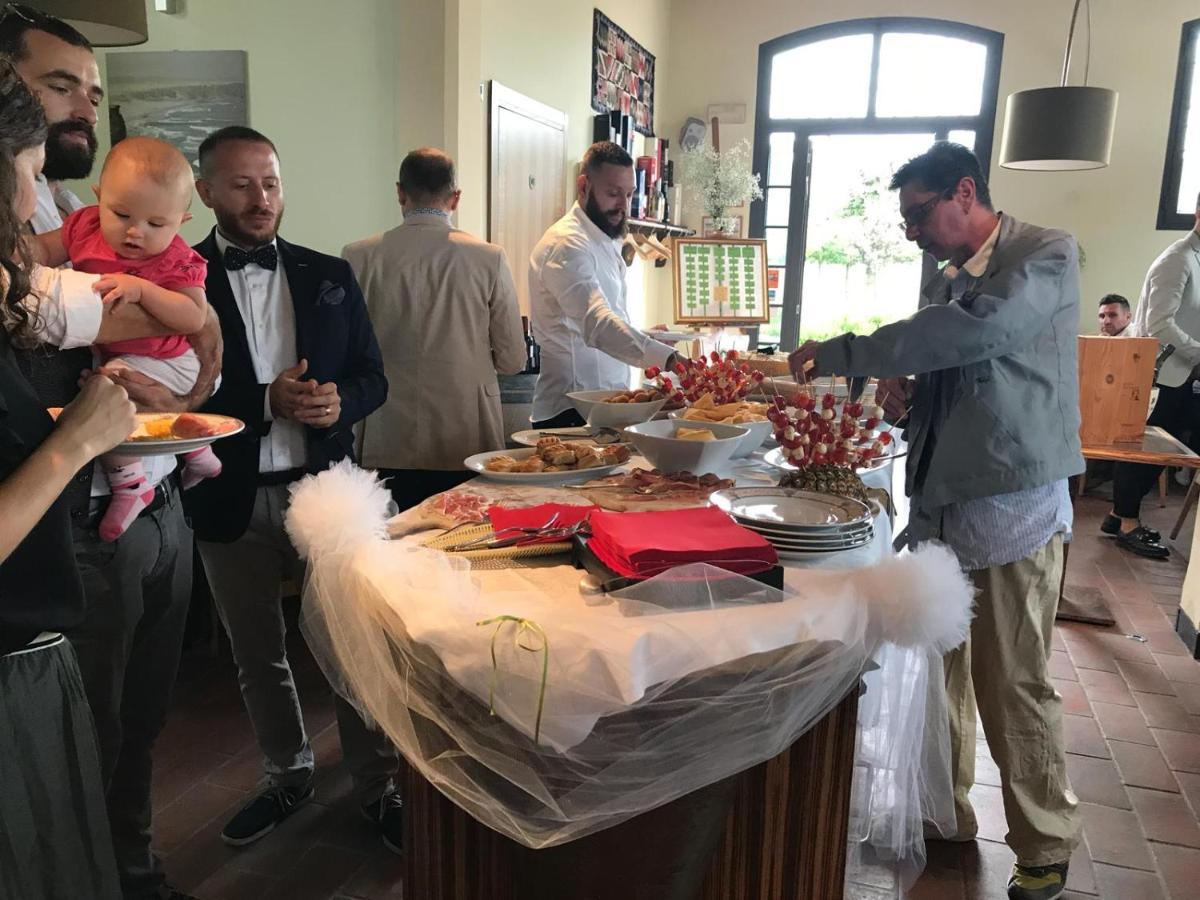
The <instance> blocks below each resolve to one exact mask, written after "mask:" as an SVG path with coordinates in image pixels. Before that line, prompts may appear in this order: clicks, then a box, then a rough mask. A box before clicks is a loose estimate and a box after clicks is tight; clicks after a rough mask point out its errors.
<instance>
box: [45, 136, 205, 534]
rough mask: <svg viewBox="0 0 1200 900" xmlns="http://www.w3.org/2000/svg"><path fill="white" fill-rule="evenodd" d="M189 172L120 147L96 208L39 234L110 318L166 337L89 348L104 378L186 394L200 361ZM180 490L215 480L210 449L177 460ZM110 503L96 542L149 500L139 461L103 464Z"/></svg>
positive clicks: (160, 150) (177, 157)
mask: <svg viewBox="0 0 1200 900" xmlns="http://www.w3.org/2000/svg"><path fill="white" fill-rule="evenodd" d="M192 187H193V178H192V169H191V166H189V165H188V162H187V160H186V159H184V157H183V154H182V153H180V152H179V151H178V150H176V149H175V148H174V147H172V146H171V145H170V144H168V143H166V142H164V141H160V140H156V139H154V138H146V137H132V138H126V139H125V140H123V141H121V142H120V143H118V144H116V145H115V146H114V147H113V148H112V151H111V152H110V153H109V154H108V157H107V158H106V159H105V160H104V168H103V169H102V170H101V172H100V185H99V187H97V188H96V199H97V200H98V201H99V203H98V204H97V205H96V206H88V207H85V208H84V209H81V210H78V211H77V212H75V213H72V214H71V215H70V216H69V217H68V218H67V219H66V221H64V222H63V227H62V229H61V230H59V231H53V232H49V233H47V234H43V235H38V238H37V239H38V243H39V245H40V246H39V254H38V255H39V256H40V257H41V258H42V261H44V262H45V263H46V264H47V265H52V266H59V265H63V264H65V263H66V262H67V261H68V260H69V261H70V262H71V264H72V266H74V268H75V269H77V270H79V271H81V272H91V273H94V274H97V275H103V276H105V277H104V278H101V279H100V280H99V281H97V282H96V285H95V287H96V290H97V291H98V292H99V293H100V294H101V296H102V298H103V300H104V302H105V303H106V304H108V305H109V307H110V309H115V308H116V307H117V306H119V305H120V304H122V303H138V304H140V305H141V306H142V308H143V309H144V310H145V311H146V312H147V313H149V314H150V315H151V316H153V317H154V318H155V319H157V320H158V321H159V322H161V323H162V324H163V326H164V327H166V328H168V329H170V330H171V331H172V332H175V333H174V334H171V335H168V336H166V337H156V338H142V339H138V340H130V341H121V342H119V343H115V344H103V345H100V346H98V347H97V348H96V349H97V351H98V352H99V354H100V358H101V363H102V365H101V367H100V371H104V370H106V369H107V370H110V371H111V370H120V369H134V370H136V371H137V372H140V373H141V374H143V375H146V376H148V377H150V378H153V379H154V380H155V381H157V382H159V383H160V384H162V385H164V386H165V387H167V388H169V389H170V390H171V391H173V392H174V393H176V394H186V393H187V392H188V391H190V390H191V389H192V386H193V385H194V384H195V382H196V377H197V376H198V375H199V373H200V361H199V359H198V358H197V356H196V351H195V350H193V349H192V346H191V344H190V343H189V342H188V339H187V338H186V337H184V335H187V334H193V333H195V332H196V331H199V330H200V328H201V326H203V324H204V320H205V316H206V314H207V309H208V301H207V300H206V299H205V296H204V278H205V275H206V274H207V265H206V263H205V260H204V258H203V257H202V256H200V255H199V254H198V253H196V252H195V251H194V250H192V248H191V247H189V246H188V245H187V244H186V243H185V242H184V241H183V239H182V238H181V237H179V227H180V226H181V225H182V224H183V223H184V222H186V221H187V220H188V219H190V218H191V215H190V214H189V213H188V211H187V210H188V206H189V205H190V203H191V200H192ZM183 459H184V465H183V488H184V490H187V489H188V488H190V487H193V486H195V485H196V484H198V483H199V482H201V481H203V480H204V479H205V478H212V477H214V476H216V475H218V474H220V472H221V462H220V460H218V459H217V457H216V455H215V454H214V453H213V452H212V449H211V448H209V447H203V448H201V449H200V450H194V451H192V452H191V453H185V454H183ZM101 464H102V465H103V468H104V472H105V475H106V477H107V479H108V484H109V487H111V488H112V500H111V502H110V503H109V505H108V509H107V511H106V512H105V514H104V517H103V519H102V520H101V522H100V528H99V532H100V537H101V538H102V539H103V540H106V541H114V540H116V539H117V538H118V537H120V536H121V535H122V534H124V533H125V529H126V528H128V527H129V525H130V524H131V523H132V522H133V520H134V519H136V518H137V516H138V514H139V513H140V512H141V511H142V510H143V509H145V508H146V506H147V504H149V503H150V501H151V500H153V499H154V485H153V484H150V483H149V482H148V481H147V479H146V475H145V471H144V470H143V468H142V463H141V461H140V460H139V459H138V458H137V457H130V456H120V455H117V454H108V455H106V456H104V457H102V458H101Z"/></svg>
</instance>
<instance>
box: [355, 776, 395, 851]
mask: <svg viewBox="0 0 1200 900" xmlns="http://www.w3.org/2000/svg"><path fill="white" fill-rule="evenodd" d="M403 810H404V801H403V800H401V799H400V792H399V791H396V790H391V791H388V792H387V793H386V794H384V795H383V796H382V797H380V798H379V799H378V800H376V801H375V802H374V803H368V804H366V805H365V806H363V807H362V814H363V817H364V818H365V819H366V820H367V821H368V822H370V823H372V824H373V825H377V826H378V827H379V836H380V837H381V838H382V839H383V846H385V847H387V848H388V849H389V850H391V851H392V852H393V853H403V852H404V813H403Z"/></svg>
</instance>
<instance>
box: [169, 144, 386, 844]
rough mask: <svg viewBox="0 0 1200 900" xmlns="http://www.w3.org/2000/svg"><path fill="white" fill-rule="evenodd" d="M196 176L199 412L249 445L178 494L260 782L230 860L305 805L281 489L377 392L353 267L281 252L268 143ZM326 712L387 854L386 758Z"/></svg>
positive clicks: (324, 451)
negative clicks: (225, 636)
mask: <svg viewBox="0 0 1200 900" xmlns="http://www.w3.org/2000/svg"><path fill="white" fill-rule="evenodd" d="M199 162H200V179H199V180H198V181H197V189H198V190H199V193H200V198H201V200H203V201H204V204H205V206H207V207H209V208H210V209H211V210H212V211H213V214H214V215H215V216H216V220H217V227H216V229H214V231H213V232H212V234H210V235H209V236H208V237H207V238H206V239H205V240H204V241H202V242H201V243H200V244H198V245H197V247H196V249H197V250H198V251H199V252H200V254H201V255H203V256H204V257H205V258H206V259H207V260H208V261H209V270H208V281H207V283H206V285H205V287H206V290H207V293H208V302H209V303H210V305H211V306H212V308H213V309H214V310H216V312H217V315H218V316H219V317H220V320H221V331H222V333H223V335H224V338H225V345H226V351H225V359H224V367H223V369H222V382H221V385H220V388H219V389H218V390H217V392H216V393H215V394H213V396H212V399H211V400H210V401H209V402H208V404H207V405H206V406H205V407H204V409H205V410H206V411H208V412H216V413H224V414H226V415H231V416H236V417H237V418H239V419H241V420H242V421H243V422H245V423H246V430H245V431H244V432H242V433H241V434H240V435H237V436H235V437H233V438H229V439H226V440H223V441H218V442H217V443H216V444H215V445H214V449H215V450H216V453H217V455H218V456H219V457H220V458H221V463H222V465H223V471H222V473H221V475H220V476H219V477H217V478H214V479H211V480H209V481H208V482H206V483H205V484H204V485H203V486H201V487H198V488H197V489H196V490H194V491H190V492H189V494H190V496H189V497H188V498H187V499H188V507H187V508H188V512H189V513H190V515H191V517H192V523H193V526H194V528H195V532H196V537H197V540H198V544H199V548H200V556H201V558H202V559H203V561H204V569H205V572H206V573H207V574H208V581H209V584H210V585H211V587H212V591H213V597H214V598H215V599H216V603H217V609H218V610H219V611H220V614H221V619H222V621H223V622H224V623H225V628H226V631H228V633H229V640H230V644H231V645H232V647H233V656H234V660H235V662H236V663H237V666H238V681H239V685H240V687H241V690H242V699H243V701H244V702H245V704H246V710H247V712H248V713H249V715H250V721H251V723H252V724H253V726H254V733H255V736H256V737H257V738H258V743H259V746H260V747H261V748H262V751H263V753H264V755H265V756H266V772H267V776H268V779H269V782H270V784H269V787H268V788H267V790H265V791H264V792H263V793H262V794H260V795H259V796H258V797H256V798H255V799H254V800H252V801H251V802H250V803H249V804H248V805H247V806H246V807H245V808H243V809H242V810H241V811H240V812H239V813H238V814H237V815H235V816H234V817H233V819H231V820H230V821H229V823H228V824H227V825H226V826H225V829H224V831H222V833H221V837H222V838H223V839H224V840H225V842H226V843H229V844H232V845H234V846H240V845H243V844H248V843H251V842H252V841H255V840H257V839H258V838H260V837H262V836H263V835H265V834H267V833H268V832H269V831H271V830H272V829H273V828H274V827H275V826H276V825H277V824H278V823H279V822H281V821H282V820H283V819H284V818H286V817H287V816H288V815H290V814H291V812H292V811H293V810H294V809H296V807H298V806H299V805H300V804H302V803H304V802H306V801H308V800H309V799H311V798H312V796H313V784H312V776H313V753H312V748H311V747H310V745H309V742H308V737H307V735H306V734H305V731H304V721H303V719H302V718H301V714H300V703H299V699H298V697H297V695H296V687H295V683H294V681H293V679H292V673H291V669H290V667H289V666H288V661H287V653H286V650H285V645H284V640H285V632H286V626H285V624H284V619H283V612H282V609H281V605H280V599H281V598H280V585H281V583H282V580H283V579H284V578H285V577H286V578H288V579H289V580H290V581H292V582H293V583H294V584H301V583H302V582H303V579H304V565H303V563H302V562H301V560H300V559H299V557H298V555H297V553H296V550H295V548H293V547H292V544H291V542H290V541H289V540H288V536H287V533H286V532H285V530H284V526H283V520H284V514H285V513H286V511H287V505H288V486H289V485H290V484H291V483H292V482H294V481H296V480H298V479H299V478H301V477H303V476H304V475H305V474H306V473H313V472H320V471H322V470H323V469H325V468H327V467H328V466H330V465H331V464H333V463H335V462H338V461H339V460H342V459H345V458H346V457H349V456H351V455H352V452H353V434H352V433H351V428H352V427H353V425H354V423H356V422H358V421H361V420H362V419H363V418H365V417H366V415H367V414H368V413H370V412H371V411H372V410H374V409H376V408H378V407H379V406H380V404H382V403H383V401H384V399H385V398H386V397H387V379H386V378H385V377H384V370H383V359H382V358H381V356H380V353H379V345H378V344H377V343H376V341H375V334H374V331H373V330H372V328H371V323H370V320H369V319H368V317H367V310H366V305H365V304H364V303H363V298H362V293H361V292H360V291H359V288H358V284H357V283H356V282H355V280H354V275H353V274H352V272H351V271H350V266H349V265H348V264H347V263H345V262H344V261H342V260H340V259H337V258H336V257H332V256H326V255H324V254H321V253H317V252H315V251H313V250H309V249H307V248H304V247H298V246H296V245H295V244H289V243H287V242H286V241H284V240H281V239H280V238H278V237H277V231H278V229H279V221H280V219H281V217H282V215H283V183H282V180H281V178H280V175H279V158H278V155H277V154H276V152H275V147H274V145H273V144H272V143H271V142H270V140H268V139H267V138H266V137H265V136H263V135H262V134H259V133H258V132H256V131H253V130H251V129H249V128H243V127H230V128H223V129H221V130H220V131H217V132H215V133H214V134H212V135H210V136H209V137H208V138H207V139H205V141H204V143H203V144H201V145H200V160H199ZM336 704H337V719H338V731H339V734H340V737H341V741H342V751H343V755H344V756H345V758H346V762H347V765H348V766H349V767H350V770H351V773H352V775H353V777H354V784H355V788H356V790H357V792H358V794H359V800H360V802H361V804H362V808H363V813H364V814H365V815H366V816H367V817H368V818H369V819H371V820H372V821H373V822H376V823H378V825H379V827H380V829H381V832H382V834H383V839H384V843H385V844H387V845H388V846H389V847H390V848H391V849H393V850H397V851H398V850H399V847H400V840H401V838H400V824H401V823H400V799H399V795H398V792H397V791H396V789H395V785H394V783H393V775H394V774H395V772H396V767H397V756H396V752H395V750H394V749H393V748H392V747H391V745H390V744H389V743H388V741H387V739H386V737H385V736H384V735H383V734H382V733H380V732H378V731H371V730H369V729H368V728H367V727H366V726H365V725H364V723H363V721H362V719H361V718H360V717H359V715H358V713H357V712H356V711H355V710H354V708H353V707H352V706H350V704H348V703H347V702H346V701H345V700H343V699H342V698H341V697H338V698H337V699H336Z"/></svg>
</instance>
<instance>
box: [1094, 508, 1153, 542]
mask: <svg viewBox="0 0 1200 900" xmlns="http://www.w3.org/2000/svg"><path fill="white" fill-rule="evenodd" d="M1142 529H1143V530H1144V531H1145V532H1146V535H1147V536H1148V537H1149V538H1150V540H1152V541H1154V542H1155V543H1159V542H1161V541H1162V535H1161V534H1159V533H1158V532H1157V531H1155V530H1154V529H1153V528H1147V527H1146V526H1145V525H1143V526H1142ZM1100 530H1101V531H1103V532H1104V533H1105V534H1111V535H1112V536H1113V537H1116V536H1117V535H1118V534H1120V533H1121V520H1120V519H1119V518H1118V517H1117V516H1114V515H1112V514H1111V513H1110V514H1109V515H1107V516H1105V517H1104V521H1103V522H1101V523H1100Z"/></svg>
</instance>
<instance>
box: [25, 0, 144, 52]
mask: <svg viewBox="0 0 1200 900" xmlns="http://www.w3.org/2000/svg"><path fill="white" fill-rule="evenodd" d="M29 5H30V6H32V7H34V8H35V9H37V10H39V11H41V12H44V13H48V14H49V15H52V16H57V17H58V18H60V19H62V20H63V21H65V22H66V23H67V24H68V25H71V26H73V27H74V28H76V29H78V30H79V32H80V34H82V35H83V36H84V37H85V38H87V39H88V40H89V41H90V42H91V43H92V45H93V46H95V47H129V46H132V45H133V44H144V43H146V41H147V40H148V39H149V37H150V33H149V30H148V29H147V27H146V3H145V0H32V2H30V4H29Z"/></svg>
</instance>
